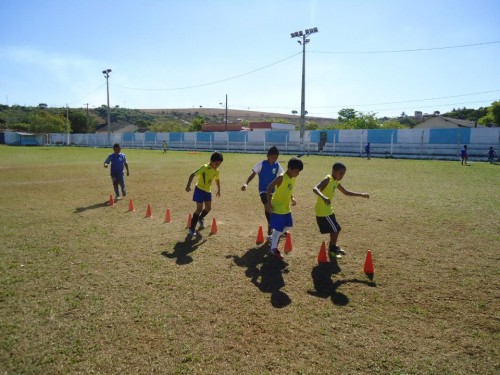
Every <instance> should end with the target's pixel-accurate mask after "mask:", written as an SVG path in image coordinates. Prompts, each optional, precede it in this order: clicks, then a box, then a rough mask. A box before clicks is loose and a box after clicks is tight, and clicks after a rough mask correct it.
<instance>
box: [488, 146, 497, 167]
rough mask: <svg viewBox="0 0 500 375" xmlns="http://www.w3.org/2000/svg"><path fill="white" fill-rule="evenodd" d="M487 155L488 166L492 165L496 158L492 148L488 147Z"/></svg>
mask: <svg viewBox="0 0 500 375" xmlns="http://www.w3.org/2000/svg"><path fill="white" fill-rule="evenodd" d="M487 154H488V161H489V162H490V164H493V163H494V162H495V158H496V157H497V153H496V152H495V150H494V149H493V147H492V146H490V149H489V150H488V152H487Z"/></svg>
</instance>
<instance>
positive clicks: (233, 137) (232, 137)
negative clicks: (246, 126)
mask: <svg viewBox="0 0 500 375" xmlns="http://www.w3.org/2000/svg"><path fill="white" fill-rule="evenodd" d="M228 136H229V142H246V141H247V132H228Z"/></svg>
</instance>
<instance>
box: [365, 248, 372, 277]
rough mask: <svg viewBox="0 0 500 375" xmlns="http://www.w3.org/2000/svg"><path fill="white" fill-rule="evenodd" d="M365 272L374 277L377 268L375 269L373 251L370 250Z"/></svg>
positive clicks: (367, 255)
mask: <svg viewBox="0 0 500 375" xmlns="http://www.w3.org/2000/svg"><path fill="white" fill-rule="evenodd" d="M363 272H364V273H366V275H367V276H368V277H373V274H374V273H375V270H374V269H373V260H372V252H371V251H370V250H368V253H367V254H366V260H365V266H364V268H363Z"/></svg>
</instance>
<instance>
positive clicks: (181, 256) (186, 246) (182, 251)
mask: <svg viewBox="0 0 500 375" xmlns="http://www.w3.org/2000/svg"><path fill="white" fill-rule="evenodd" d="M200 240H201V236H197V237H195V238H192V237H191V236H186V239H185V240H184V241H179V242H177V243H176V244H175V245H174V251H173V252H171V253H170V252H168V251H163V252H162V253H161V255H163V256H164V257H166V258H169V259H175V263H176V264H178V265H180V266H181V265H186V264H189V263H191V262H192V261H193V258H192V257H191V256H190V255H189V254H190V253H192V252H193V251H195V250H196V249H198V247H200V246H201V245H203V244H204V243H205V242H206V241H207V240H202V241H200Z"/></svg>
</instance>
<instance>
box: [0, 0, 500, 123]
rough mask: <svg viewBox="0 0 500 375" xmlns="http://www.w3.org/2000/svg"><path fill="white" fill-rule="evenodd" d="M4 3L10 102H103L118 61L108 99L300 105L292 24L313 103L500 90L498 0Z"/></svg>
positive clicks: (0, 35) (483, 96) (384, 103)
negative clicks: (304, 34) (304, 38)
mask: <svg viewBox="0 0 500 375" xmlns="http://www.w3.org/2000/svg"><path fill="white" fill-rule="evenodd" d="M0 14H2V22H1V26H0V28H1V31H0V103H2V104H8V105H15V104H17V105H27V106H36V105H38V104H39V103H46V104H48V105H49V106H51V107H53V106H57V107H62V106H65V105H69V106H70V107H73V108H75V107H84V106H85V105H86V104H87V103H88V104H89V107H90V108H92V107H99V106H101V105H103V104H106V80H105V78H104V76H103V74H102V70H104V69H107V68H109V69H112V72H111V74H110V79H109V84H110V105H111V106H115V105H118V106H120V107H127V108H196V107H199V106H203V107H210V108H222V106H221V105H220V104H219V103H221V102H223V103H224V102H225V95H226V94H227V95H228V107H229V108H230V109H250V110H255V111H266V112H278V113H291V111H292V110H297V111H300V94H301V73H302V47H301V46H300V45H299V44H298V43H297V39H292V38H291V37H290V33H292V32H294V31H299V30H305V29H309V28H312V27H317V28H318V30H319V32H318V33H316V34H313V35H311V37H310V43H309V44H307V46H306V110H307V111H308V112H309V114H310V115H313V116H320V117H337V112H338V111H339V110H340V109H342V108H347V107H349V108H354V109H355V110H357V111H361V112H375V113H377V116H379V117H381V116H397V115H399V114H400V113H401V112H403V111H405V112H406V113H407V114H413V113H414V111H416V110H421V111H423V112H424V113H431V112H433V111H435V110H438V111H441V112H445V111H448V110H451V109H452V108H457V107H460V108H461V107H467V108H479V107H481V106H488V105H490V104H491V102H492V101H494V100H499V99H500V22H499V20H500V1H498V0H469V1H464V0H421V1H419V2H416V1H414V0H413V1H410V0H378V1H377V0H315V1H314V0H311V1H308V0H302V1H296V0H253V1H252V0H247V1H243V0H183V1H181V0H176V1H174V0H163V1H162V0H142V1H137V0H100V1H95V0H85V1H84V0H81V1H76V0H31V1H30V0H0ZM492 42H493V43H492ZM486 43H487V44H486ZM464 45H469V46H467V47H457V46H464ZM441 47H455V48H441ZM432 48H436V49H432ZM404 50H418V51H407V52H401V51H404ZM387 51H393V52H387Z"/></svg>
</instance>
